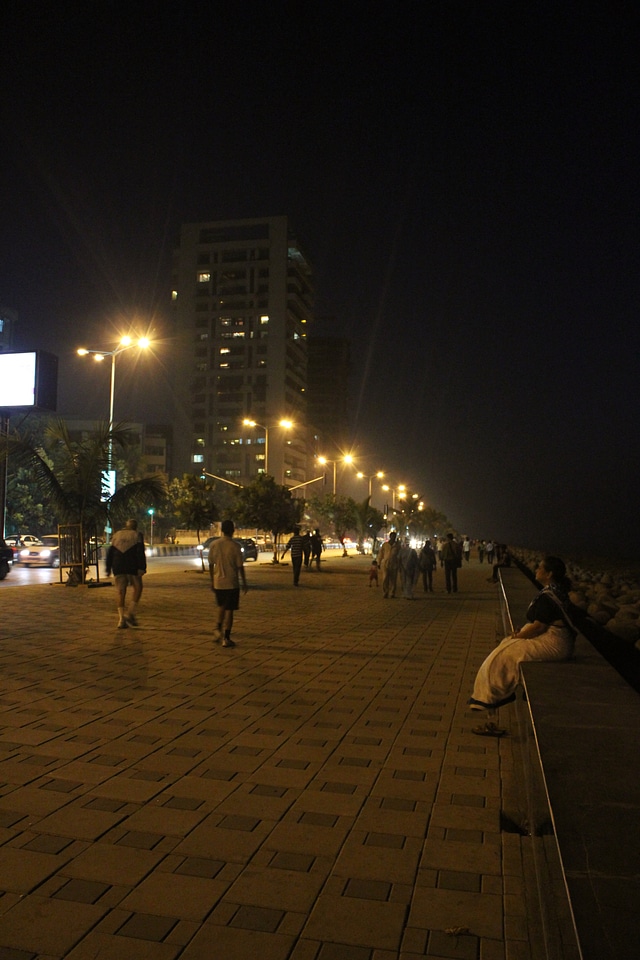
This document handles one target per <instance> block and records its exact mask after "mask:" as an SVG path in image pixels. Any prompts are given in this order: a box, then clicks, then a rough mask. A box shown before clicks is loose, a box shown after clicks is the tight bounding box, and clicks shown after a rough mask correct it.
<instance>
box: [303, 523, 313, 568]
mask: <svg viewBox="0 0 640 960" xmlns="http://www.w3.org/2000/svg"><path fill="white" fill-rule="evenodd" d="M302 557H303V562H304V567H305V570H308V569H309V558H310V557H311V534H310V533H309V531H308V530H307V532H306V533H305V535H304V536H303V538H302Z"/></svg>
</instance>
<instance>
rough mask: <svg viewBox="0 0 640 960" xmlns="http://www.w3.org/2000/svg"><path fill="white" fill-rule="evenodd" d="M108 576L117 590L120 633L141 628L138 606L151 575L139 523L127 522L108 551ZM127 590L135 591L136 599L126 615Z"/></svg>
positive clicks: (117, 531)
mask: <svg viewBox="0 0 640 960" xmlns="http://www.w3.org/2000/svg"><path fill="white" fill-rule="evenodd" d="M106 565H107V576H108V577H110V576H111V572H112V571H113V579H114V582H115V587H116V603H117V605H118V630H126V628H127V627H129V626H131V627H137V626H138V617H137V612H138V604H139V602H140V597H141V596H142V578H143V576H144V574H145V573H146V572H147V557H146V554H145V552H144V540H143V538H142V535H141V534H139V533H138V522H137V520H127V522H126V524H125V526H124V529H122V530H116V532H115V533H114V535H113V539H112V541H111V543H110V544H109V549H108V550H107V560H106ZM127 587H132V588H133V598H132V601H131V606H130V607H129V612H128V613H127V614H125V603H126V598H127Z"/></svg>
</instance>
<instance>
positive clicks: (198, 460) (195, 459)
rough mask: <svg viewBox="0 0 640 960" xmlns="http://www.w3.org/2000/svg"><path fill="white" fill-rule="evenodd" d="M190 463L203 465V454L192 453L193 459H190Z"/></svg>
mask: <svg viewBox="0 0 640 960" xmlns="http://www.w3.org/2000/svg"><path fill="white" fill-rule="evenodd" d="M192 461H193V463H203V462H204V454H203V453H194V455H193V458H192Z"/></svg>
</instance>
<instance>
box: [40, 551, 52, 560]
mask: <svg viewBox="0 0 640 960" xmlns="http://www.w3.org/2000/svg"><path fill="white" fill-rule="evenodd" d="M40 556H41V557H45V559H48V558H49V557H50V556H51V550H41V551H40Z"/></svg>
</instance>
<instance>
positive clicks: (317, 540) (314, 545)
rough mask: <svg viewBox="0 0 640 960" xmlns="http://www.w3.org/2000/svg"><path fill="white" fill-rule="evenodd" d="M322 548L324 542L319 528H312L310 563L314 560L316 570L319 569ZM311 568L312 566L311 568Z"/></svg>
mask: <svg viewBox="0 0 640 960" xmlns="http://www.w3.org/2000/svg"><path fill="white" fill-rule="evenodd" d="M323 550H324V544H323V542H322V537H321V536H320V531H319V530H314V531H313V533H312V535H311V563H312V564H313V561H314V560H315V562H316V570H319V569H320V557H321V556H322V551H323ZM312 569H313V568H312Z"/></svg>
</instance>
